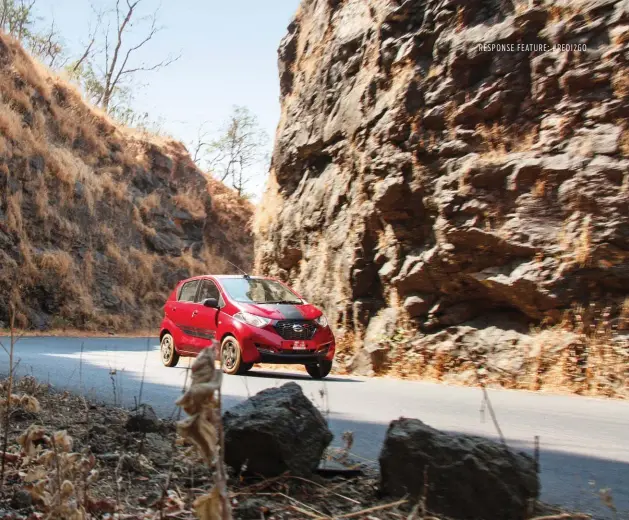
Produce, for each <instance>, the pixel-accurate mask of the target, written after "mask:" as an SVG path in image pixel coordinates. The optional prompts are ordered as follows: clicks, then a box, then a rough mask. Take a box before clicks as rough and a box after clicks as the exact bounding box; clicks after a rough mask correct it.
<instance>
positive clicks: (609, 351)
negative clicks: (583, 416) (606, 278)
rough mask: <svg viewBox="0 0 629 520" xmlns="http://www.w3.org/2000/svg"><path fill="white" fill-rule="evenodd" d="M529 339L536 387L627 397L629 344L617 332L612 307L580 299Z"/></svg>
mask: <svg viewBox="0 0 629 520" xmlns="http://www.w3.org/2000/svg"><path fill="white" fill-rule="evenodd" d="M567 332H568V333H571V336H569V337H568V338H567V337H566V333H567ZM531 342H532V343H531V344H532V346H533V349H534V351H535V352H536V358H537V361H536V363H535V364H534V365H533V367H536V368H537V370H534V371H533V370H531V373H532V375H533V376H534V377H535V379H534V386H533V389H535V390H539V389H542V388H545V387H548V388H550V387H554V388H564V389H568V390H571V391H573V392H576V393H580V394H587V395H604V396H609V397H629V344H626V343H627V342H626V340H625V341H624V343H625V344H624V345H623V340H621V339H620V338H619V337H618V336H616V334H615V327H614V321H613V320H612V315H611V307H602V306H597V305H590V306H589V307H583V306H579V305H577V306H575V307H574V308H573V309H571V310H570V311H568V312H567V313H566V314H565V316H564V318H563V320H562V322H561V324H559V325H557V326H555V327H552V328H549V329H546V330H543V331H537V332H536V333H535V334H534V335H533V337H532V339H531ZM530 368H531V367H530Z"/></svg>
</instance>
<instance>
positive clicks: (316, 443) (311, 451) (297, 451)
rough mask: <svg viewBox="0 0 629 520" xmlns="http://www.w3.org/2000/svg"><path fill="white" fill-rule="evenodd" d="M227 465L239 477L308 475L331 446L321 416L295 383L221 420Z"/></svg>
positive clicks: (261, 394) (263, 395) (273, 390)
mask: <svg viewBox="0 0 629 520" xmlns="http://www.w3.org/2000/svg"><path fill="white" fill-rule="evenodd" d="M223 427H224V429H225V462H226V463H227V464H229V465H230V466H231V467H232V468H233V469H234V470H235V471H236V472H240V471H242V470H243V469H245V470H246V471H247V472H251V473H252V474H255V475H265V476H273V475H279V474H281V473H284V472H285V471H290V472H291V473H292V474H294V475H309V474H311V473H312V472H313V471H314V470H315V469H316V468H317V466H318V465H319V463H320V461H321V457H322V456H323V452H324V451H325V449H326V448H327V447H328V445H329V444H330V442H332V433H331V432H330V430H329V429H328V425H327V424H326V422H325V419H324V418H323V416H322V415H321V412H319V410H317V409H316V408H315V406H314V405H313V404H312V403H311V402H310V400H309V399H308V398H307V397H306V396H305V395H304V394H303V392H302V390H301V387H300V386H299V385H298V384H297V383H286V384H285V385H283V386H281V387H280V388H269V389H267V390H262V391H261V392H259V393H258V394H256V395H254V396H253V397H251V398H249V399H247V400H246V401H245V402H244V403H241V404H239V405H236V406H235V407H233V408H231V409H229V410H227V411H226V412H225V414H224V415H223Z"/></svg>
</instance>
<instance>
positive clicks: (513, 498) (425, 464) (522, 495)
mask: <svg viewBox="0 0 629 520" xmlns="http://www.w3.org/2000/svg"><path fill="white" fill-rule="evenodd" d="M425 471H426V475H427V479H428V492H427V502H426V505H427V509H428V510H429V511H432V512H435V513H437V514H442V515H446V516H448V517H449V518H457V519H459V518H460V519H466V520H468V519H469V520H471V519H474V520H489V519H497V520H500V519H504V520H507V519H509V520H511V519H513V520H516V519H524V518H529V516H528V512H529V501H530V500H534V499H536V498H537V496H538V494H539V489H540V487H539V480H538V477H537V471H536V468H535V461H534V460H533V459H532V458H530V457H529V456H528V455H525V454H522V453H516V452H514V451H512V450H510V449H509V448H506V447H505V446H503V445H502V444H498V443H495V442H493V441H490V440H488V439H484V438H481V437H472V436H467V435H450V434H447V433H443V432H440V431H438V430H435V429H433V428H431V427H429V426H427V425H425V424H424V423H423V422H421V421H419V420H417V419H399V420H397V421H393V422H392V423H391V425H390V426H389V429H388V431H387V435H386V438H385V441H384V446H383V449H382V453H381V454H380V473H381V479H382V481H381V485H382V490H383V491H384V492H385V493H388V494H390V495H393V496H399V497H401V496H406V495H407V494H408V495H409V496H411V497H412V498H414V499H419V498H420V497H421V496H422V494H423V490H424V474H425V473H424V472H425Z"/></svg>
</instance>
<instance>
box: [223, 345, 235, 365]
mask: <svg viewBox="0 0 629 520" xmlns="http://www.w3.org/2000/svg"><path fill="white" fill-rule="evenodd" d="M237 348H238V347H237V346H236V345H235V344H234V342H233V341H227V342H225V344H224V345H223V356H222V361H223V366H224V367H225V368H226V369H227V370H233V368H234V366H235V365H236V362H237V360H238V352H237V351H236V349H237Z"/></svg>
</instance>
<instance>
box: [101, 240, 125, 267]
mask: <svg viewBox="0 0 629 520" xmlns="http://www.w3.org/2000/svg"><path fill="white" fill-rule="evenodd" d="M112 239H113V234H112ZM105 252H106V254H107V256H108V257H109V258H111V259H112V260H114V261H115V262H117V263H122V262H123V258H122V252H121V251H120V248H119V247H118V245H117V244H116V243H114V242H113V241H111V242H109V243H108V244H107V247H105Z"/></svg>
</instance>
